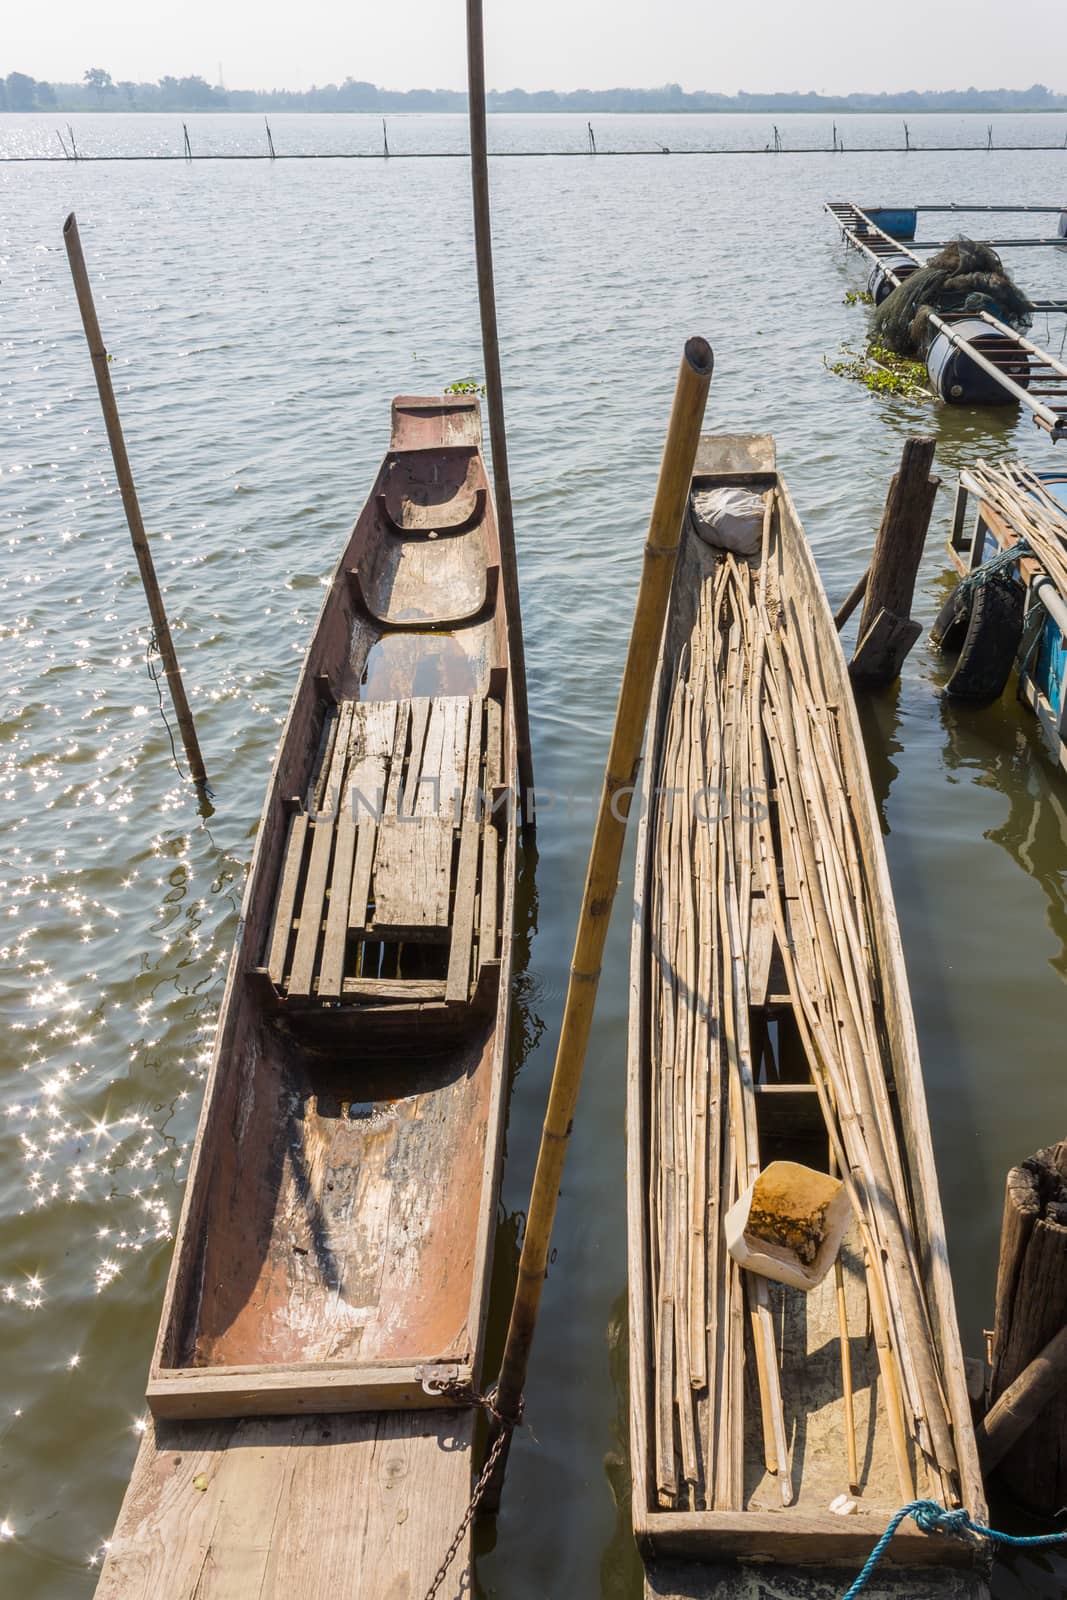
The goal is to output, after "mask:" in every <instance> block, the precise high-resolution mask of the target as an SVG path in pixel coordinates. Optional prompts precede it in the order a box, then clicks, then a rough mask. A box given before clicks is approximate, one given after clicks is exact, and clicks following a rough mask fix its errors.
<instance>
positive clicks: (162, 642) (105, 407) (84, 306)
mask: <svg viewBox="0 0 1067 1600" xmlns="http://www.w3.org/2000/svg"><path fill="white" fill-rule="evenodd" d="M63 242H64V243H65V245H66V247H67V256H68V258H69V260H70V271H71V276H72V277H73V279H74V292H75V293H76V295H77V296H78V309H79V311H80V312H81V318H82V326H83V327H84V329H85V337H86V340H87V342H88V345H89V354H90V355H91V356H92V358H93V372H94V373H95V375H96V387H97V389H98V390H99V393H100V407H101V409H102V411H103V413H104V425H105V427H106V428H107V437H108V443H109V444H110V445H111V456H112V460H113V461H114V463H115V476H116V477H117V478H118V483H119V492H120V494H121V495H122V505H123V509H124V510H125V512H126V521H127V523H128V525H129V529H130V538H131V539H132V541H133V551H134V555H135V556H136V557H137V565H138V567H139V568H140V572H141V582H142V583H143V584H144V591H145V595H146V596H147V599H148V610H149V612H150V613H151V617H152V626H153V628H154V629H155V634H156V642H157V644H158V645H159V653H160V655H161V656H162V657H163V666H164V670H165V672H166V677H167V685H168V687H169V689H170V697H171V700H172V701H173V703H174V714H175V716H176V717H177V719H178V727H179V729H180V731H181V736H182V743H183V745H184V746H185V754H186V758H187V760H188V762H189V771H190V773H191V774H192V779H193V782H194V783H195V784H196V786H197V788H198V789H206V788H207V772H206V770H205V768H204V758H203V756H202V755H201V754H200V744H199V741H198V740H197V737H196V728H195V726H194V724H193V714H192V712H191V711H190V710H189V702H188V700H187V699H186V697H185V685H184V684H183V682H182V675H181V671H180V669H179V667H178V656H177V652H176V651H175V649H174V640H173V639H172V638H171V633H170V623H169V622H168V621H167V612H166V608H165V606H164V604H163V596H162V595H161V593H160V590H159V580H158V579H157V577H156V569H155V564H154V562H153V560H152V551H151V548H150V546H149V543H148V537H147V535H146V533H145V530H144V522H143V520H142V518H141V507H140V504H139V502H138V499H137V489H136V487H135V486H134V481H133V473H132V472H131V471H130V462H129V458H128V456H127V455H126V441H125V439H124V438H123V436H122V423H121V422H120V420H119V409H118V406H117V405H116V403H115V391H114V389H113V388H112V386H111V373H110V371H109V369H108V353H107V350H106V348H105V346H104V340H103V335H102V334H101V332H100V323H99V321H98V320H97V315H96V306H95V304H94V303H93V291H92V287H91V285H90V283H89V274H88V272H87V271H86V267H85V257H84V255H83V254H82V246H81V238H80V236H79V234H78V223H77V221H76V219H75V216H74V213H73V211H72V212H71V214H70V216H69V217H68V218H67V220H66V222H65V223H64V224H63Z"/></svg>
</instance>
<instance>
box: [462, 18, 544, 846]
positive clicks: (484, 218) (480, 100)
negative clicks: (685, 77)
mask: <svg viewBox="0 0 1067 1600" xmlns="http://www.w3.org/2000/svg"><path fill="white" fill-rule="evenodd" d="M467 101H468V112H469V118H470V135H471V186H472V189H473V196H474V253H475V258H476V260H477V265H478V307H479V310H480V312H481V322H482V355H483V359H484V361H485V390H486V400H487V403H488V409H489V446H490V449H491V451H492V455H493V485H494V488H495V491H496V515H497V529H498V532H499V536H500V574H501V579H502V581H503V585H504V598H505V601H506V605H507V617H508V661H509V666H510V671H509V674H508V676H509V677H510V679H511V696H512V700H511V703H512V706H513V707H514V710H515V737H516V743H517V745H518V750H517V755H518V764H519V787H520V789H521V792H522V801H523V804H522V821H523V829H524V831H526V832H528V833H530V834H532V833H533V832H534V827H535V819H534V810H533V756H532V754H531V751H530V703H529V698H528V696H527V692H526V650H525V646H524V644H523V635H522V606H521V604H520V600H519V566H518V557H517V554H516V550H515V520H514V516H513V514H512V507H511V478H510V476H509V474H508V445H507V435H506V431H505V428H504V389H503V385H502V383H501V379H500V342H499V339H498V336H497V326H496V291H495V288H494V284H493V236H492V227H491V221H490V215H489V148H488V142H487V136H486V127H485V34H484V29H483V25H482V0H467Z"/></svg>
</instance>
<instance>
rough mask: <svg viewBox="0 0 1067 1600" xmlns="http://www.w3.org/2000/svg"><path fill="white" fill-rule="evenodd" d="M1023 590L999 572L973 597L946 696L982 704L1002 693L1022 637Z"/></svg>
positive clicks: (946, 687)
mask: <svg viewBox="0 0 1067 1600" xmlns="http://www.w3.org/2000/svg"><path fill="white" fill-rule="evenodd" d="M1025 606H1026V590H1025V588H1024V587H1023V585H1022V584H1021V583H1020V582H1019V580H1018V578H1013V577H1012V576H1011V575H1010V573H1007V572H998V573H995V574H994V576H993V577H991V578H988V579H987V580H986V581H985V583H983V584H982V585H981V587H980V588H979V589H978V591H977V593H976V594H975V597H974V604H973V605H972V606H971V611H970V616H969V618H968V621H967V633H966V636H965V638H964V641H963V645H962V647H961V649H960V653H959V659H958V660H957V662H956V668H955V671H954V672H953V674H952V676H951V678H949V680H948V682H947V683H946V685H945V693H946V694H947V695H950V696H951V697H952V698H953V699H954V700H970V701H972V702H973V703H974V704H978V705H983V704H985V703H987V702H988V701H990V700H997V699H999V698H1000V696H1001V695H1002V694H1003V693H1004V688H1005V685H1006V684H1007V681H1008V679H1009V678H1010V677H1011V669H1012V667H1014V665H1015V658H1016V655H1017V654H1018V650H1019V642H1020V640H1021V639H1022V635H1023V612H1024V610H1025Z"/></svg>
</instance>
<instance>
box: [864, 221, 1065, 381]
mask: <svg viewBox="0 0 1067 1600" xmlns="http://www.w3.org/2000/svg"><path fill="white" fill-rule="evenodd" d="M1033 309H1034V308H1033V306H1032V305H1031V303H1030V301H1029V300H1028V299H1027V297H1026V296H1025V295H1024V294H1023V292H1022V290H1021V289H1018V288H1017V287H1016V286H1015V284H1014V283H1013V282H1012V279H1011V278H1010V276H1009V275H1008V273H1007V272H1006V271H1005V270H1004V264H1003V262H1002V261H1001V259H1000V257H999V256H998V255H997V253H996V251H995V250H993V249H991V248H990V247H989V245H987V244H978V243H976V242H975V240H973V239H953V240H952V241H951V243H949V244H947V245H946V246H945V248H944V249H943V250H940V251H938V253H937V255H936V256H931V257H930V259H929V261H928V262H927V263H926V265H925V266H924V267H920V268H919V270H918V271H917V272H913V273H912V274H911V276H910V277H909V278H905V279H904V282H903V283H901V284H899V285H898V287H897V288H896V289H894V290H893V293H892V294H890V295H887V296H886V298H885V299H884V300H883V301H882V303H881V305H880V306H878V307H877V309H876V310H875V313H874V333H875V338H876V339H877V341H878V343H880V344H883V345H885V346H886V347H887V348H888V349H890V350H895V351H896V352H897V354H898V355H902V356H916V357H919V358H920V359H921V358H922V357H924V356H925V355H926V351H927V348H928V346H929V344H930V339H931V337H932V330H930V329H929V327H928V318H929V314H930V312H931V311H937V312H946V311H974V312H978V311H991V312H992V314H993V315H994V316H995V317H999V318H1000V320H1001V322H1006V323H1008V324H1009V325H1010V326H1011V327H1013V328H1018V329H1023V328H1028V327H1029V326H1030V321H1031V313H1032V312H1033Z"/></svg>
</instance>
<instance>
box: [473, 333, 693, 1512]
mask: <svg viewBox="0 0 1067 1600" xmlns="http://www.w3.org/2000/svg"><path fill="white" fill-rule="evenodd" d="M713 366H714V358H713V356H712V352H711V346H710V345H709V344H708V343H707V341H706V340H704V339H701V338H693V339H690V340H689V341H688V342H687V344H686V347H685V354H684V356H683V358H682V363H681V367H680V370H679V373H678V383H677V387H676V389H675V393H674V404H673V407H672V410H671V421H670V427H669V429H668V433H667V442H666V445H665V447H664V452H663V461H662V463H661V466H660V474H659V482H658V484H657V487H656V499H655V504H654V505H653V508H652V518H651V522H650V525H649V533H648V541H647V543H646V545H645V553H644V561H643V565H642V570H641V583H640V587H639V589H638V594H637V605H636V609H635V612H634V626H633V632H632V633H631V636H630V644H629V648H628V650H627V655H626V666H625V668H624V671H623V679H622V687H621V690H620V692H619V704H618V710H617V711H616V715H615V729H614V732H613V734H612V740H611V750H610V752H609V754H608V763H607V770H606V772H605V774H604V786H603V790H602V792H601V796H600V806H599V810H598V812H597V820H596V828H595V830H594V833H593V844H592V849H591V851H590V856H589V868H588V872H587V874H586V880H585V890H584V893H583V896H582V906H581V911H580V913H579V918H578V932H577V936H576V938H575V943H574V955H573V957H572V960H571V971H570V980H569V982H568V985H567V998H566V1001H565V1003H564V1008H563V1021H562V1025H561V1028H560V1036H559V1045H558V1047H557V1051H556V1064H555V1067H554V1069H553V1073H552V1087H551V1091H550V1093H549V1100H548V1110H547V1113H546V1116H545V1125H544V1131H543V1133H542V1137H541V1148H540V1150H539V1152H538V1157H537V1167H536V1170H535V1172H534V1181H533V1189H532V1191H531V1194H530V1204H529V1207H528V1210H527V1213H526V1232H525V1234H524V1236H523V1241H522V1254H521V1256H520V1258H519V1273H518V1282H517V1283H516V1286H515V1299H514V1302H513V1304H512V1308H511V1320H510V1324H509V1327H508V1336H507V1343H506V1345H505V1348H504V1357H503V1361H502V1362H501V1366H500V1376H499V1378H498V1380H497V1394H496V1405H497V1409H498V1410H499V1412H500V1414H501V1415H502V1416H503V1417H504V1418H505V1419H506V1420H507V1421H509V1422H517V1421H518V1419H519V1415H520V1410H521V1404H522V1391H523V1385H524V1383H525V1380H526V1369H527V1366H528V1364H529V1359H530V1349H531V1346H532V1344H533V1336H534V1328H535V1326H536V1323H537V1311H538V1307H539V1306H540V1303H541V1293H542V1290H543V1288H544V1282H545V1274H546V1272H547V1269H548V1255H549V1248H550V1245H551V1239H552V1224H553V1222H554V1220H555V1215H556V1205H557V1202H558V1199H559V1188H560V1182H561V1179H562V1176H563V1165H564V1160H565V1157H566V1153H567V1144H568V1141H569V1139H570V1136H571V1129H572V1127H573V1124H574V1115H575V1111H576V1109H577V1104H578V1090H579V1087H580V1084H581V1078H582V1068H583V1066H584V1065H585V1053H586V1049H587V1047H588V1043H589V1032H590V1028H591V1026H592V1020H593V1007H594V1005H595V1003H596V993H597V984H598V982H599V978H600V966H601V962H602V960H603V955H604V943H605V940H606V938H607V932H608V922H609V919H610V916H611V908H612V906H613V904H614V901H615V891H616V888H617V886H618V881H619V866H620V863H621V860H622V849H623V843H624V841H625V838H626V822H627V818H628V816H629V812H630V801H631V799H632V796H633V792H634V786H635V780H636V777H637V770H638V766H639V764H640V759H641V746H642V743H643V741H644V737H645V726H646V724H647V721H648V708H649V703H650V701H651V698H652V683H653V679H654V677H655V667H656V659H657V657H658V655H659V649H660V640H661V637H662V634H663V621H664V617H665V616H666V613H667V601H668V598H669V595H670V589H671V580H672V578H673V576H674V565H675V560H676V557H677V554H678V541H679V538H680V536H681V529H682V518H683V516H684V513H685V508H686V504H687V501H688V497H689V485H690V483H691V482H692V477H693V464H694V462H695V460H696V451H697V443H698V441H699V437H700V425H701V422H702V420H703V416H704V406H705V402H706V400H707V394H708V387H709V385H710V383H711V374H712V368H713ZM506 1454H507V1451H506V1447H505V1450H504V1451H503V1452H502V1455H501V1462H502V1463H503V1461H504V1459H505V1458H506ZM498 1482H499V1477H498ZM496 1498H497V1500H498V1498H499V1496H498V1495H497V1497H496Z"/></svg>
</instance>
